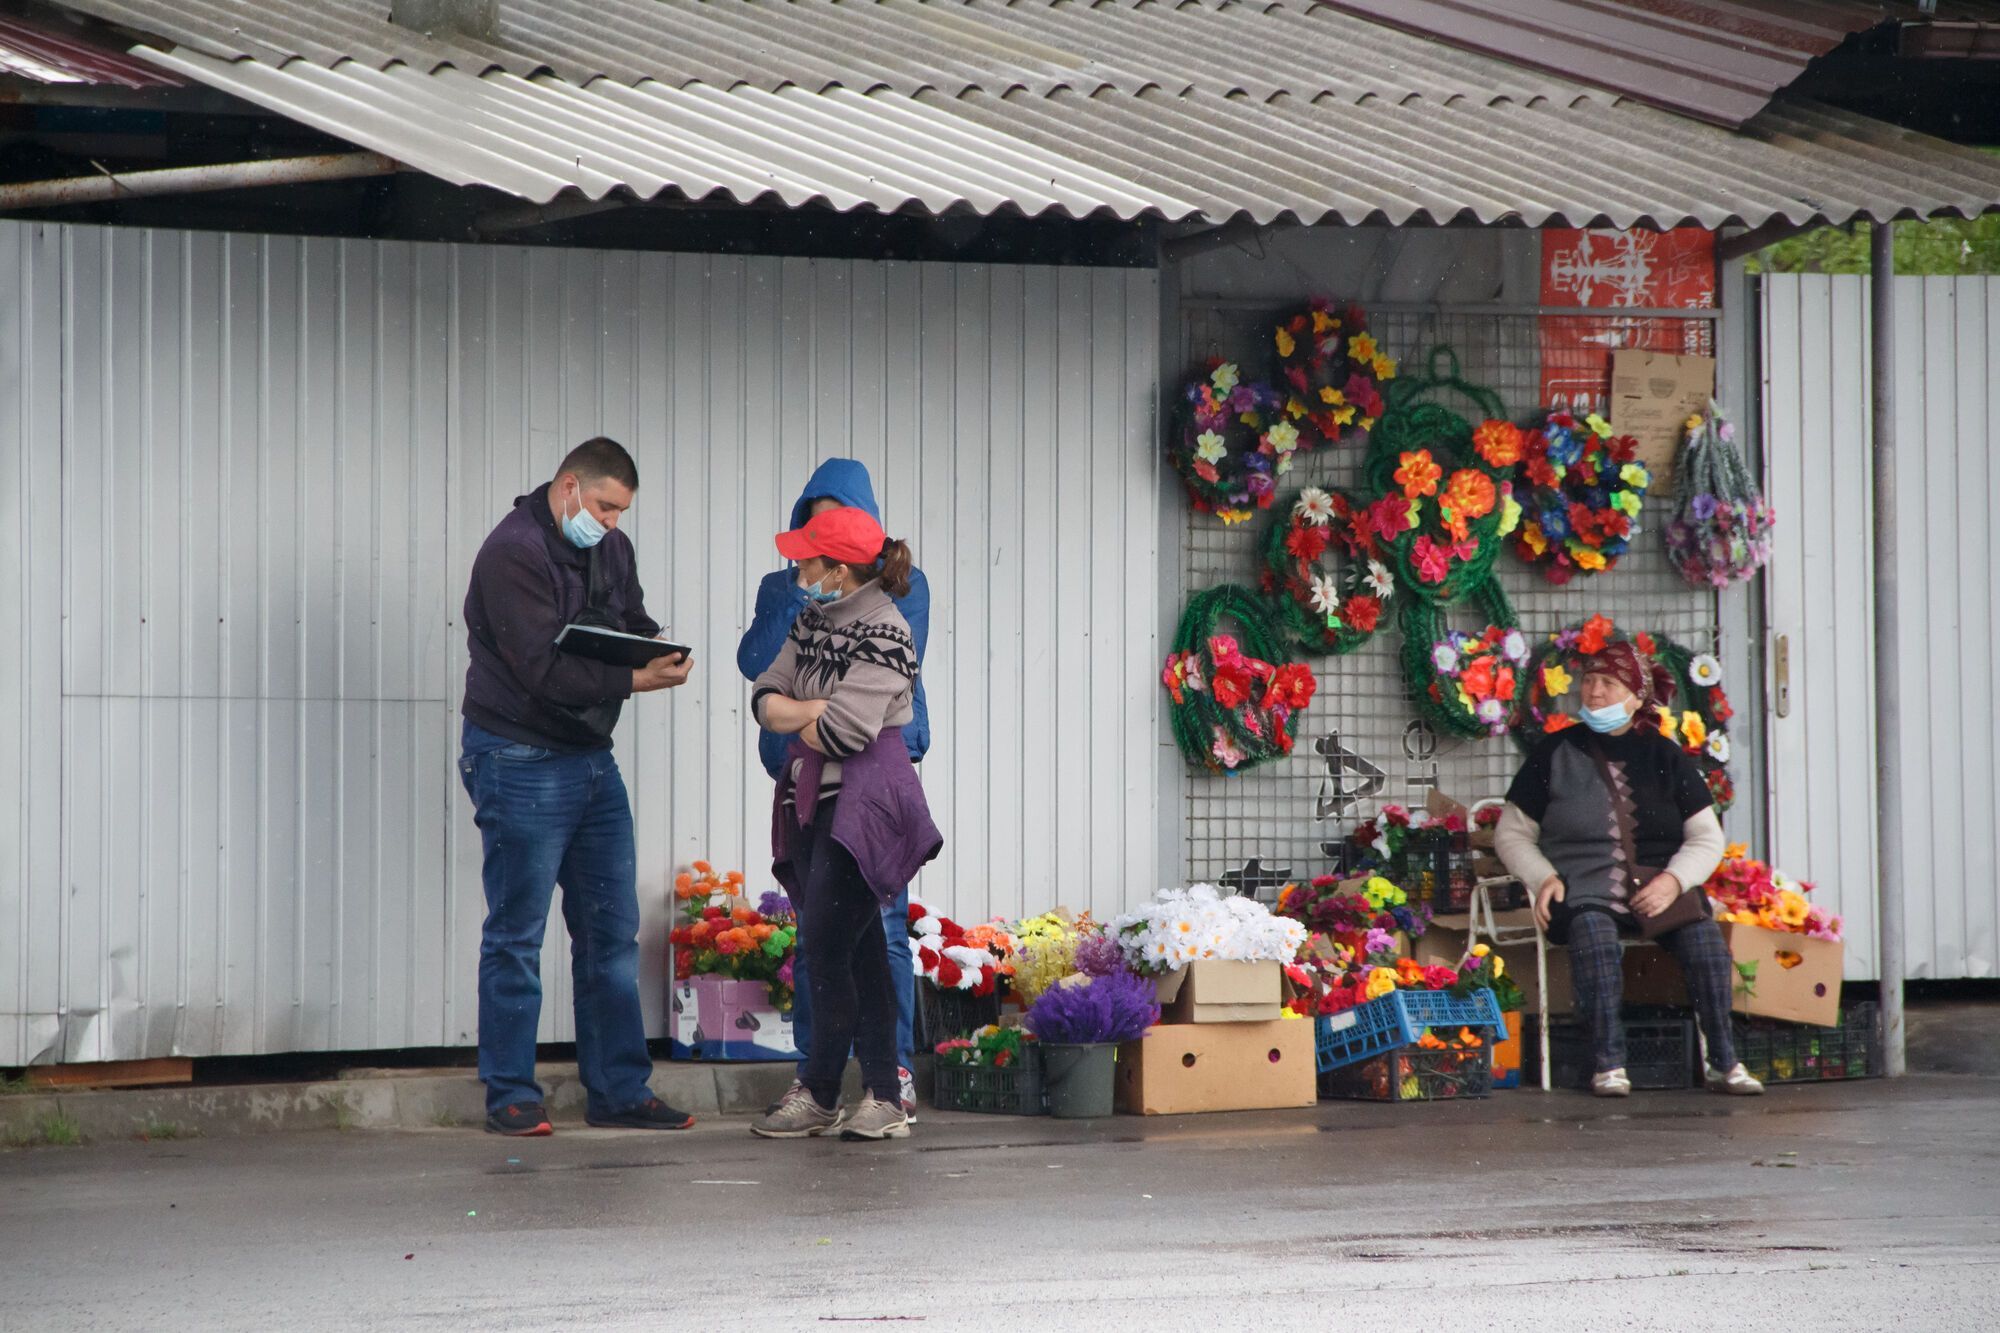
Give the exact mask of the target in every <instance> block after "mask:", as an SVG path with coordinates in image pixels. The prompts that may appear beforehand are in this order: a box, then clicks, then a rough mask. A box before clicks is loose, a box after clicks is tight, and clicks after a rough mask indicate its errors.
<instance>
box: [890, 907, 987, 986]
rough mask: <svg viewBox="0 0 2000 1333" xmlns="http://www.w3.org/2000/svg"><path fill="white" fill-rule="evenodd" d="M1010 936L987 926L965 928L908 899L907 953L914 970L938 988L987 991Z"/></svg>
mask: <svg viewBox="0 0 2000 1333" xmlns="http://www.w3.org/2000/svg"><path fill="white" fill-rule="evenodd" d="M1010 946H1011V937H1006V936H1004V932H997V931H995V930H994V928H993V927H991V926H976V927H974V928H973V929H972V930H971V931H967V930H966V929H965V928H964V927H962V926H960V925H959V924H958V923H957V922H956V921H953V920H952V919H951V918H950V917H947V916H942V915H939V914H938V913H936V912H933V911H931V910H930V908H929V907H927V906H925V905H924V904H923V903H921V902H919V901H918V900H917V899H916V898H914V897H913V898H911V899H910V953H911V956H912V957H914V958H915V960H916V969H917V974H918V975H919V976H921V977H923V978H924V979H925V980H927V981H929V982H930V983H931V984H932V985H934V986H936V987H937V988H938V989H939V990H963V991H971V992H972V993H973V994H974V995H991V994H992V993H993V988H994V987H995V986H996V985H998V984H999V981H1000V976H1001V967H1002V965H1003V963H1004V961H1005V958H1006V952H1005V950H1007V949H1008V948H1009V947H1010Z"/></svg>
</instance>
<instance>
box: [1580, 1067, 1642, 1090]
mask: <svg viewBox="0 0 2000 1333" xmlns="http://www.w3.org/2000/svg"><path fill="white" fill-rule="evenodd" d="M1590 1095H1591V1096H1593V1097H1630V1096H1631V1095H1632V1080H1631V1079H1629V1078H1627V1077H1626V1076H1625V1071H1624V1070H1623V1069H1607V1070H1605V1071H1604V1072H1603V1073H1601V1074H1599V1075H1597V1076H1596V1077H1595V1078H1593V1079H1591V1080H1590Z"/></svg>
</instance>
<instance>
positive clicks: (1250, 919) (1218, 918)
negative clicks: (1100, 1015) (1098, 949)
mask: <svg viewBox="0 0 2000 1333" xmlns="http://www.w3.org/2000/svg"><path fill="white" fill-rule="evenodd" d="M1111 930H1112V933H1113V934H1114V935H1115V936H1116V937H1117V939H1118V945H1119V947H1120V948H1121V949H1123V950H1124V951H1125V962H1126V965H1127V966H1128V967H1130V968H1131V969H1132V970H1133V971H1134V972H1139V973H1142V974H1146V975H1154V976H1157V975H1159V974H1161V973H1164V972H1171V971H1173V970H1174V969H1175V968H1178V967H1184V966H1186V965H1187V964H1189V963H1192V962H1196V961H1198V960H1201V959H1205V958H1222V959H1230V960H1234V961H1236V962H1244V963H1258V962H1275V963H1289V962H1291V961H1292V960H1293V959H1294V958H1295V957H1297V956H1298V952H1299V946H1300V945H1301V944H1304V943H1305V939H1306V928H1305V927H1304V926H1302V925H1300V924H1299V923H1298V922H1297V921H1295V920H1291V919H1289V918H1287V917H1280V916H1273V915H1272V914H1271V911H1270V909H1269V908H1267V907H1265V906H1264V905H1263V904H1262V903H1260V902H1258V901H1257V900H1256V899H1254V898H1244V897H1240V896H1234V895H1232V896H1224V895H1223V894H1222V893H1221V892H1220V891H1218V890H1217V889H1216V887H1215V886H1214V885H1213V884H1196V885H1194V886H1193V887H1192V888H1186V889H1167V890H1164V891H1162V892H1161V893H1160V894H1159V895H1158V896H1157V897H1155V898H1154V899H1153V901H1151V902H1150V903H1147V904H1146V905H1145V906H1144V907H1141V908H1139V909H1138V910H1137V911H1135V912H1128V913H1126V914H1125V915H1124V916H1121V917H1119V918H1118V919H1117V920H1116V921H1114V922H1112V925H1111Z"/></svg>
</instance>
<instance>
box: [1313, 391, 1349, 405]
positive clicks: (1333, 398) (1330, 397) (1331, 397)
mask: <svg viewBox="0 0 2000 1333" xmlns="http://www.w3.org/2000/svg"><path fill="white" fill-rule="evenodd" d="M1319 400H1320V401H1321V402H1322V403H1325V404H1326V405H1327V406H1328V407H1338V406H1340V404H1342V403H1344V402H1346V401H1347V395H1346V394H1344V393H1342V392H1341V391H1340V390H1338V389H1335V388H1331V387H1329V388H1325V389H1321V390H1320V391H1319Z"/></svg>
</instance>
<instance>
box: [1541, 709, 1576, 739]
mask: <svg viewBox="0 0 2000 1333" xmlns="http://www.w3.org/2000/svg"><path fill="white" fill-rule="evenodd" d="M1575 725H1576V719H1575V718H1573V717H1571V716H1570V715H1569V714H1568V713H1551V714H1549V716H1548V719H1547V720H1546V721H1545V722H1543V723H1542V731H1543V733H1544V734H1545V735H1549V736H1553V735H1555V734H1556V733H1557V732H1558V731H1567V730H1569V729H1570V728H1571V727H1573V726H1575Z"/></svg>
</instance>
